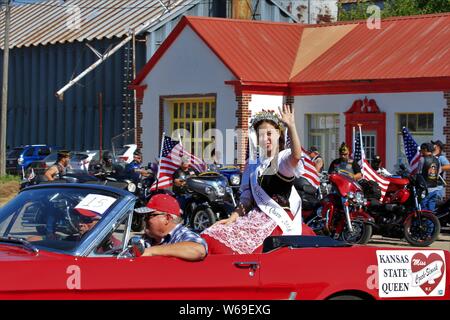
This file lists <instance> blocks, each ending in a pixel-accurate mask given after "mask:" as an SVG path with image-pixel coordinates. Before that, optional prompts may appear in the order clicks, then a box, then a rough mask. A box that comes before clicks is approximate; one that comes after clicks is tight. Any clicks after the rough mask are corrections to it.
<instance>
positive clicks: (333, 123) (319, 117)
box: [305, 114, 339, 170]
mask: <svg viewBox="0 0 450 320" xmlns="http://www.w3.org/2000/svg"><path fill="white" fill-rule="evenodd" d="M305 132H307V137H306V138H307V139H306V142H307V145H306V146H305V149H308V148H309V147H311V146H315V147H317V148H318V149H319V151H320V154H321V155H322V157H323V160H324V162H325V166H324V169H325V170H327V169H328V165H329V164H330V163H331V161H333V160H334V159H335V158H336V157H337V149H338V143H339V114H307V115H306V131H305Z"/></svg>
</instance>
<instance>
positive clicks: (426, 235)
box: [403, 212, 441, 247]
mask: <svg viewBox="0 0 450 320" xmlns="http://www.w3.org/2000/svg"><path fill="white" fill-rule="evenodd" d="M419 217H420V219H419ZM403 226H404V235H405V239H406V241H408V243H409V244H411V245H413V246H416V247H428V246H429V245H430V244H432V243H433V242H434V241H436V239H437V237H438V236H439V233H440V232H441V224H440V222H439V219H438V218H437V217H436V216H435V215H434V214H433V213H432V212H420V214H417V215H412V214H411V215H410V216H408V217H407V218H406V220H405V222H404V223H403Z"/></svg>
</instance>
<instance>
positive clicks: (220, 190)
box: [217, 186, 225, 197]
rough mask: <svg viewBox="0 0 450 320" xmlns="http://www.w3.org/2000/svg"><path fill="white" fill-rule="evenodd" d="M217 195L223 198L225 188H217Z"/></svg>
mask: <svg viewBox="0 0 450 320" xmlns="http://www.w3.org/2000/svg"><path fill="white" fill-rule="evenodd" d="M217 195H218V196H219V197H223V196H224V195H225V188H224V187H222V186H217Z"/></svg>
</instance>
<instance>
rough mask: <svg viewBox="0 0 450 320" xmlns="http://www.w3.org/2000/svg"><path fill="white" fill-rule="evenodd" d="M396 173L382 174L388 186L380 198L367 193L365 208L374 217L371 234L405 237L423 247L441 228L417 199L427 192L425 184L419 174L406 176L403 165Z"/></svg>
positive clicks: (430, 242) (407, 173) (432, 215)
mask: <svg viewBox="0 0 450 320" xmlns="http://www.w3.org/2000/svg"><path fill="white" fill-rule="evenodd" d="M397 174H398V176H397V177H396V176H391V177H386V179H387V180H389V182H390V183H389V186H388V189H387V191H386V194H385V196H384V198H383V201H382V202H380V201H379V200H378V195H377V196H375V197H372V196H371V195H370V194H367V192H366V196H367V197H368V199H369V201H368V205H367V211H368V212H369V214H370V215H371V216H372V217H373V218H374V219H375V230H374V231H375V233H376V234H379V235H382V236H385V237H390V238H398V239H402V238H405V239H406V241H407V242H408V243H410V244H411V245H413V246H417V247H426V246H429V245H430V244H432V243H433V242H434V241H435V240H436V239H437V237H438V235H439V233H440V229H441V225H440V223H439V219H438V217H436V215H435V214H434V213H433V212H431V211H428V210H422V208H421V206H420V202H421V201H422V199H423V198H425V197H426V195H427V185H426V182H425V180H424V179H423V177H422V176H421V175H416V176H413V175H410V174H409V172H408V171H407V169H406V167H405V166H404V165H401V166H400V171H399V172H397Z"/></svg>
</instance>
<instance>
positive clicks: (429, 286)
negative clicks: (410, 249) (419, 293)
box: [411, 253, 445, 295]
mask: <svg viewBox="0 0 450 320" xmlns="http://www.w3.org/2000/svg"><path fill="white" fill-rule="evenodd" d="M435 261H441V262H442V266H441V270H440V272H441V276H440V277H439V278H436V279H432V281H426V282H425V283H423V284H422V285H420V288H422V290H423V292H425V293H426V294H427V295H429V294H430V293H431V292H433V290H434V289H435V288H436V287H437V286H438V284H439V283H440V282H441V280H442V277H443V276H444V271H445V263H444V260H443V259H442V258H441V256H440V255H438V254H436V253H432V254H430V255H429V257H428V258H427V257H425V255H424V254H423V253H416V254H415V255H413V256H412V258H411V271H412V272H413V273H417V272H420V271H422V270H423V273H419V275H422V276H425V277H426V274H427V271H433V270H427V269H426V268H427V267H428V266H429V265H431V264H432V263H433V262H435ZM414 280H415V279H413V281H414ZM430 282H431V283H430Z"/></svg>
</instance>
